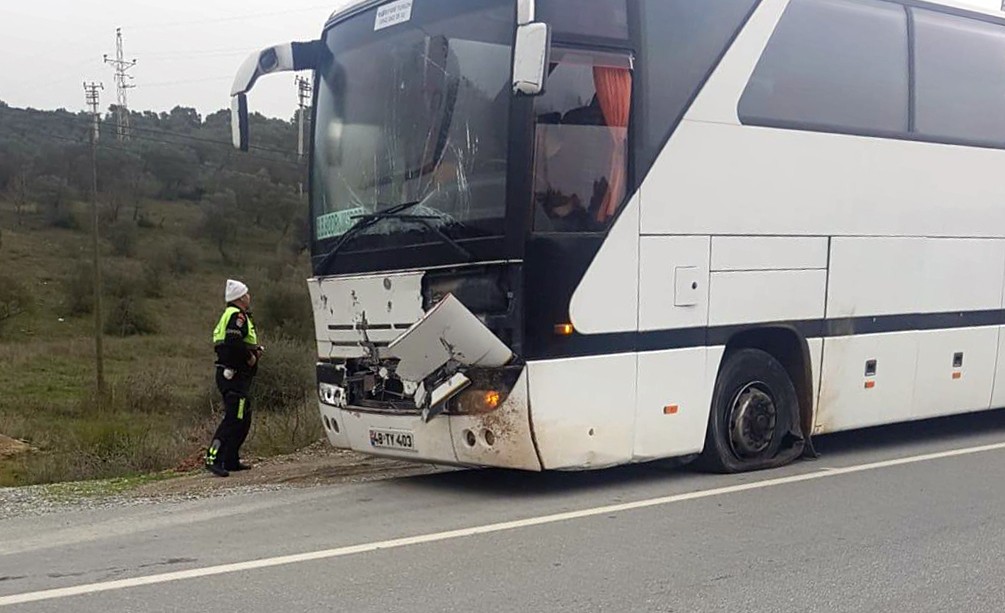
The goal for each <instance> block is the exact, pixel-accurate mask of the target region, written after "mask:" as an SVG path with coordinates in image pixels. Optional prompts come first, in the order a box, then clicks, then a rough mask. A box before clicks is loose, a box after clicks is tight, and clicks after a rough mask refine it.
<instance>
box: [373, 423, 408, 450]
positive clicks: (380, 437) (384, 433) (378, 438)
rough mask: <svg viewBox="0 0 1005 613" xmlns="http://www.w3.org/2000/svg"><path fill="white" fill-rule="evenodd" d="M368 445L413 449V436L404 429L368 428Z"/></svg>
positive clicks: (382, 447)
mask: <svg viewBox="0 0 1005 613" xmlns="http://www.w3.org/2000/svg"><path fill="white" fill-rule="evenodd" d="M370 446H371V447H377V448H380V449H398V450H401V451H415V437H414V436H413V435H412V433H411V432H407V431H405V430H378V429H376V428H371V429H370Z"/></svg>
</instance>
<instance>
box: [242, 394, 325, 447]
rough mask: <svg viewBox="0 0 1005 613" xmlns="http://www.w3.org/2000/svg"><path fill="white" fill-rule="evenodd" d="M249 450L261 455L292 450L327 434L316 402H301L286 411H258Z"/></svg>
mask: <svg viewBox="0 0 1005 613" xmlns="http://www.w3.org/2000/svg"><path fill="white" fill-rule="evenodd" d="M251 427H252V434H251V438H250V440H249V441H248V445H247V447H248V453H249V454H254V455H261V456H272V455H280V454H284V453H292V452H294V451H297V450H298V449H303V448H304V447H306V446H308V445H310V444H312V443H316V442H317V441H318V440H320V439H321V438H322V437H324V429H323V428H322V426H321V418H320V416H319V415H318V405H317V403H316V402H310V401H306V402H301V403H299V404H298V405H296V406H295V407H291V409H290V410H288V411H286V412H285V413H264V414H261V415H256V416H255V417H254V419H253V420H252V422H251Z"/></svg>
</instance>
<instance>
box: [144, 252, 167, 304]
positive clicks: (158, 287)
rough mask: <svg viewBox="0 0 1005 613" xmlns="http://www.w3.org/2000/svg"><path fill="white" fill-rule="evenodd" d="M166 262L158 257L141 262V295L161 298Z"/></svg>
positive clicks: (162, 295) (164, 281) (165, 280)
mask: <svg viewBox="0 0 1005 613" xmlns="http://www.w3.org/2000/svg"><path fill="white" fill-rule="evenodd" d="M166 272H167V263H166V262H164V260H162V259H160V258H156V259H154V260H152V261H150V262H145V263H144V264H143V277H142V279H141V282H140V285H141V286H142V287H143V295H144V296H146V297H147V298H163V297H164V283H166V282H167V279H166V278H165V274H164V273H166Z"/></svg>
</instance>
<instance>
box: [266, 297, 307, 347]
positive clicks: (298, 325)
mask: <svg viewBox="0 0 1005 613" xmlns="http://www.w3.org/2000/svg"><path fill="white" fill-rule="evenodd" d="M256 313H257V314H258V316H259V317H258V320H257V321H256V323H258V324H260V325H261V327H262V329H263V330H265V331H266V332H267V333H268V334H269V335H270V336H273V337H284V336H285V337H289V338H293V339H296V340H299V341H304V342H310V341H312V340H314V311H313V309H312V307H311V296H310V292H308V291H307V287H306V285H295V284H293V283H292V282H290V283H282V284H276V285H271V286H269V287H268V289H266V290H265V292H264V295H263V296H262V298H261V299H260V304H259V305H258V307H257V309H256Z"/></svg>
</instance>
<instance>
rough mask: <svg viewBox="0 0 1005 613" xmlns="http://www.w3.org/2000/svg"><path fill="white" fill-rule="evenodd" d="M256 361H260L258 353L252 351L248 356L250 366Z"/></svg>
mask: <svg viewBox="0 0 1005 613" xmlns="http://www.w3.org/2000/svg"><path fill="white" fill-rule="evenodd" d="M256 363H258V354H257V353H252V354H251V355H249V356H248V366H254V365H255V364H256Z"/></svg>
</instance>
